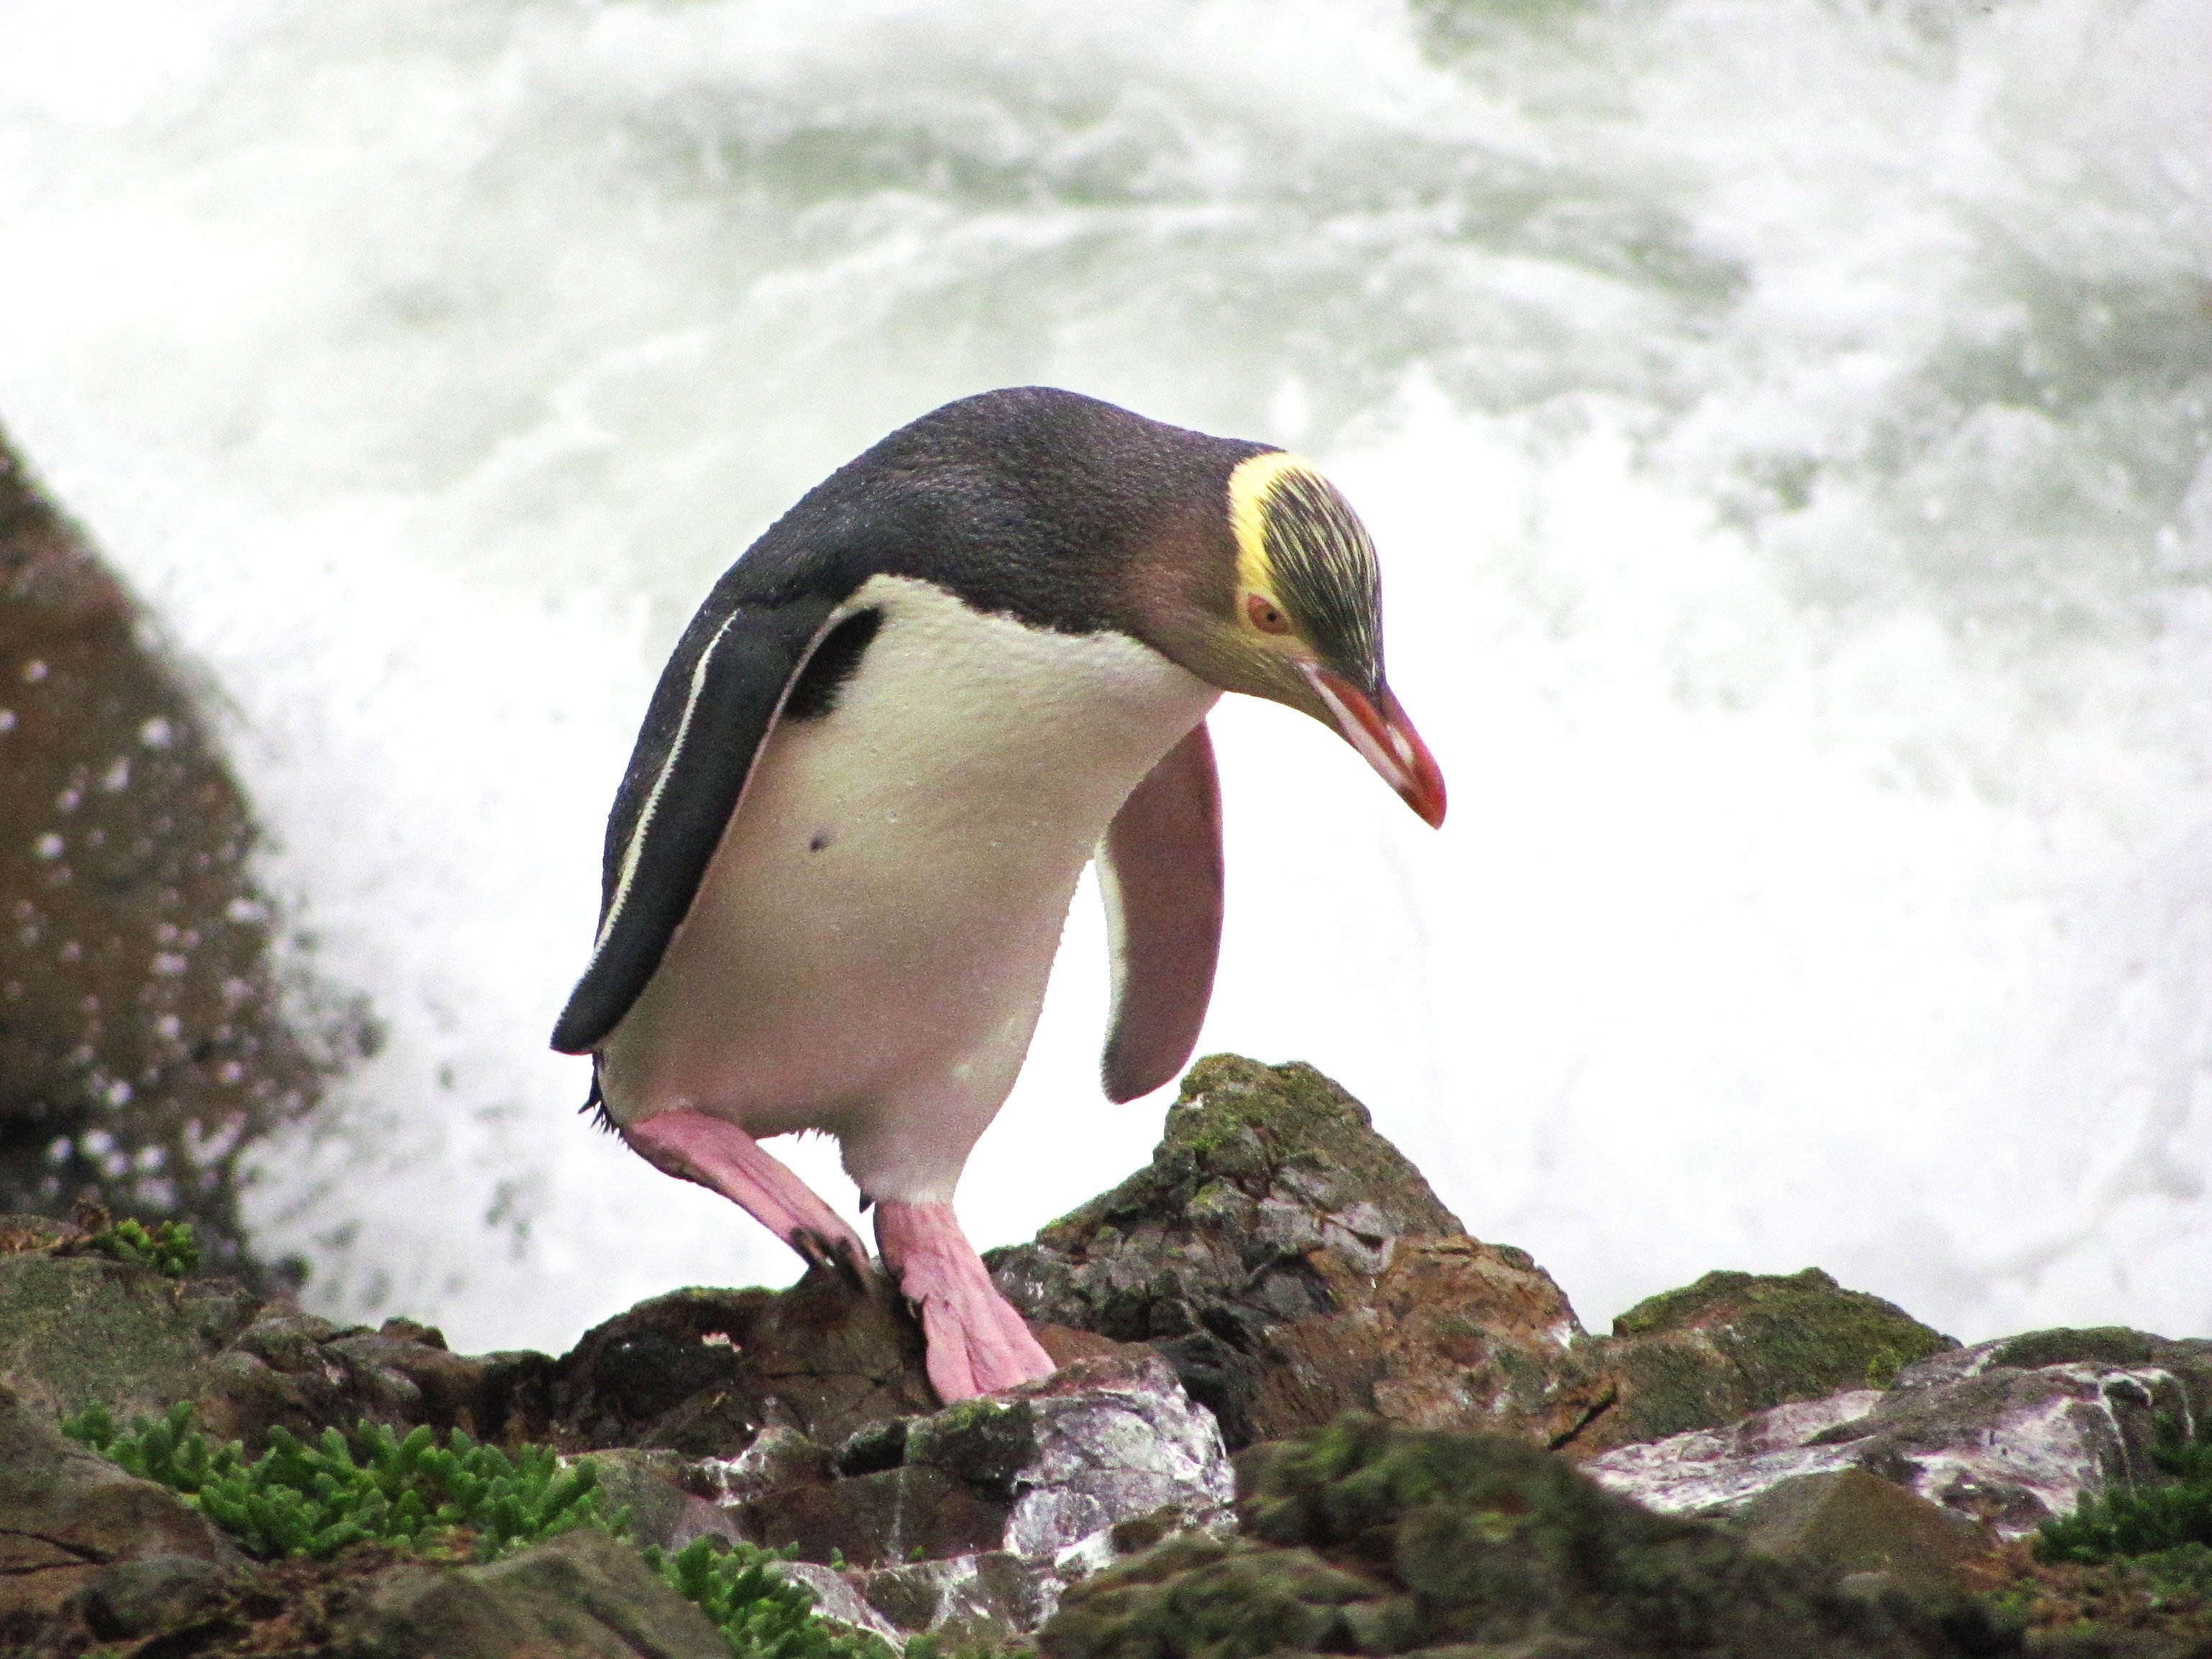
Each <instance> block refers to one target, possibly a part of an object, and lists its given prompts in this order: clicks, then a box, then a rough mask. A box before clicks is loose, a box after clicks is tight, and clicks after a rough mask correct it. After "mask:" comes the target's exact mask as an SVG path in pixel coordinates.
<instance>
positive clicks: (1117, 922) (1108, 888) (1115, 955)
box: [1091, 826, 1129, 1032]
mask: <svg viewBox="0 0 2212 1659" xmlns="http://www.w3.org/2000/svg"><path fill="white" fill-rule="evenodd" d="M1109 827H1110V826H1109ZM1091 867H1092V868H1093V869H1094V870H1096V871H1097V873H1098V896H1099V897H1100V898H1102V899H1103V900H1104V901H1105V902H1106V965H1107V969H1108V973H1109V984H1110V985H1111V987H1112V992H1111V995H1110V997H1109V1000H1108V1003H1107V1011H1108V1012H1107V1019H1106V1029H1107V1030H1109V1032H1110V1031H1113V1030H1116V1029H1117V1028H1118V1027H1119V1026H1120V1025H1121V1004H1122V1002H1123V1000H1125V999H1126V998H1127V994H1128V989H1129V922H1128V917H1127V915H1126V914H1125V913H1124V912H1123V910H1122V908H1121V874H1120V872H1117V871H1116V870H1115V868H1114V854H1112V852H1111V851H1109V849H1108V847H1107V844H1106V841H1105V838H1104V837H1103V836H1102V837H1101V838H1100V840H1099V842H1098V848H1097V852H1096V853H1094V854H1092V855H1091Z"/></svg>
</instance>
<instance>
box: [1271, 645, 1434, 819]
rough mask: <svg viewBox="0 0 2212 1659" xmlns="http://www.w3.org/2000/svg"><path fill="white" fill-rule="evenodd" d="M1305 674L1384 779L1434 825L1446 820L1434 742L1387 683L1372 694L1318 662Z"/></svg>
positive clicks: (1305, 666) (1339, 725)
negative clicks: (1415, 723)
mask: <svg viewBox="0 0 2212 1659" xmlns="http://www.w3.org/2000/svg"><path fill="white" fill-rule="evenodd" d="M1299 666H1300V667H1301V668H1302V669H1303V670H1304V672H1305V677H1306V678H1307V679H1308V680H1309V681H1310V682H1311V683H1312V685H1313V689H1314V690H1315V692H1316V695H1318V696H1320V698H1321V700H1322V702H1323V703H1324V704H1325V705H1326V706H1327V707H1328V712H1329V715H1330V717H1331V718H1332V719H1334V720H1335V722H1336V729H1337V730H1338V732H1341V733H1342V734H1343V737H1344V740H1345V741H1346V743H1348V744H1351V745H1352V747H1353V748H1354V749H1356V750H1358V751H1359V753H1360V755H1361V757H1363V758H1364V760H1365V761H1366V762H1367V763H1368V764H1369V765H1370V766H1371V767H1373V768H1374V769H1376V771H1377V772H1379V773H1381V774H1382V775H1383V782H1385V783H1387V784H1389V786H1390V787H1392V788H1393V789H1395V790H1396V791H1397V792H1398V795H1399V799H1401V800H1403V801H1404V802H1405V803H1406V805H1408V806H1410V807H1412V808H1413V811H1416V812H1418V813H1419V814H1420V815H1421V817H1422V818H1423V819H1424V820H1425V822H1426V823H1428V824H1429V826H1430V827H1431V829H1442V828H1443V822H1444V775H1443V772H1442V771H1441V770H1440V769H1438V768H1437V758H1436V757H1435V756H1433V755H1431V753H1429V745H1428V744H1425V743H1423V742H1422V741H1421V734H1420V733H1419V732H1416V731H1415V730H1413V721H1411V720H1407V718H1406V711H1405V710H1404V709H1403V708H1400V707H1399V705H1398V699H1397V698H1396V697H1395V696H1392V695H1391V691H1390V688H1389V686H1387V685H1385V686H1382V687H1380V688H1379V689H1378V691H1377V695H1376V696H1373V697H1370V696H1368V695H1367V694H1366V693H1365V692H1364V691H1362V690H1360V689H1359V688H1358V686H1356V685H1354V684H1352V682H1351V681H1350V680H1347V679H1346V678H1344V677H1343V676H1342V675H1341V674H1338V673H1336V672H1334V671H1332V670H1329V669H1327V668H1323V667H1322V666H1321V665H1319V664H1318V663H1301V664H1300V665H1299Z"/></svg>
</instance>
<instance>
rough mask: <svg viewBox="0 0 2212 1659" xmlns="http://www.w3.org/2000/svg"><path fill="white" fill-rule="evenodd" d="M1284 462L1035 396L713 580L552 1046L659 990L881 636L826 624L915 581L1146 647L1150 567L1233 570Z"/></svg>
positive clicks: (578, 1049) (893, 446)
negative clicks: (722, 864) (1239, 505)
mask: <svg viewBox="0 0 2212 1659" xmlns="http://www.w3.org/2000/svg"><path fill="white" fill-rule="evenodd" d="M1266 448H1267V446H1266V445H1264V444H1255V443H1245V442H1240V441H1234V440H1229V439H1222V438H1214V437H1209V436H1207V435H1206V434H1203V433H1199V432H1192V431H1188V430H1187V429H1185V428H1181V427H1173V426H1167V425H1164V424H1163V423H1162V422H1158V421H1150V420H1146V419H1145V418H1144V417H1143V416H1139V415H1133V414H1131V413H1130V412H1129V411H1128V410H1124V409H1119V408H1116V407H1115V405H1113V404H1107V403H1102V402H1100V401H1098V400H1097V398H1085V397H1081V396H1079V395H1078V394H1076V393H1074V392H1060V391H1055V390H1053V389H1051V388H1049V387H1043V386H1021V387H1014V388H1011V389H1008V390H1006V391H1000V392H985V393H983V394H981V396H978V397H974V398H963V399H961V400H960V401H959V402H957V403H952V404H946V405H945V407H943V408H942V409H939V410H934V411H933V412H932V413H930V414H927V415H925V416H922V417H921V419H920V420H917V421H915V422H912V423H911V424H909V425H907V426H904V427H902V428H899V429H898V430H897V431H896V432H894V433H892V434H891V435H890V436H889V437H887V438H884V440H882V441H880V442H878V444H876V445H875V446H874V447H872V448H870V449H868V450H867V451H866V452H865V453H862V454H860V456H858V457H857V458H855V459H853V460H851V461H849V462H848V463H847V464H846V465H843V466H842V467H840V468H839V469H838V470H837V471H835V472H833V473H832V474H830V475H829V477H827V478H825V479H824V480H823V482H822V483H819V484H817V485H816V486H815V487H814V488H813V489H811V490H809V491H808V492H807V493H806V495H805V496H804V497H802V498H801V499H800V501H799V503H798V505H796V506H795V507H793V508H792V509H791V510H790V511H789V512H788V513H785V514H784V515H783V516H782V517H781V519H779V520H776V521H775V524H773V525H771V526H769V528H768V530H767V531H766V532H764V533H763V535H762V536H761V538H760V539H759V540H757V541H756V542H755V543H754V544H752V545H751V546H750V548H748V549H747V550H745V552H744V556H742V557H740V558H739V559H738V562H736V563H735V564H733V565H732V566H731V567H730V568H729V569H728V570H727V571H726V572H725V573H724V574H723V575H722V577H721V579H720V580H719V581H717V582H716V583H715V584H714V587H713V589H712V590H711V591H710V592H708V595H707V598H706V599H705V601H704V602H703V603H702V605H700V607H699V610H698V612H697V613H696V615H695V616H694V617H692V618H691V622H690V625H689V626H688V627H687V628H686V629H684V635H683V637H682V638H681V639H680V640H679V641H678V643H677V647H676V649H675V652H674V653H673V654H672V655H671V657H670V658H669V660H668V665H667V666H666V667H665V669H663V670H662V671H661V676H660V680H659V684H658V685H657V686H656V687H655V688H654V690H653V700H652V702H651V703H650V704H649V705H648V706H647V711H646V717H645V724H644V726H643V727H642V729H641V731H640V732H639V733H638V739H637V744H636V747H635V749H634V750H632V751H631V755H630V761H629V768H628V769H627V770H626V772H625V773H624V775H623V781H622V786H621V787H620V789H619V790H618V791H617V793H616V796H615V803H614V809H613V811H611V813H610V814H609V816H608V818H607V836H606V845H605V857H604V860H603V865H602V873H601V883H600V895H599V941H598V943H597V945H595V947H594V949H593V951H592V960H591V962H590V963H589V964H588V965H587V966H586V969H585V970H584V974H583V976H582V978H581V979H580V981H578V983H577V986H576V988H575V990H574V992H573V993H571V994H570V996H569V999H568V1006H567V1007H566V1008H564V1009H563V1011H562V1015H561V1018H560V1021H559V1023H558V1024H557V1025H556V1027H555V1030H554V1033H553V1046H554V1048H556V1049H559V1050H561V1051H562V1053H566V1054H581V1053H584V1052H586V1051H587V1050H589V1049H592V1048H596V1047H598V1046H599V1044H600V1043H601V1042H605V1039H606V1038H607V1037H608V1036H610V1035H611V1033H612V1032H613V1030H614V1029H615V1027H616V1026H617V1025H618V1024H621V1022H622V1019H623V1016H624V1015H625V1014H627V1013H628V1012H629V1009H630V1006H631V1005H632V1004H634V1003H635V1001H636V1000H637V998H638V997H639V995H640V994H642V993H643V991H644V989H645V987H646V985H647V982H648V981H651V979H652V977H653V973H654V971H655V970H656V969H658V968H659V964H660V960H661V958H662V957H663V956H664V955H665V953H666V951H667V948H668V942H669V940H670V939H671V937H672V936H673V935H674V933H675V931H676V929H677V927H678V926H680V925H681V923H682V921H683V919H684V915H686V914H687V913H688V912H689V911H690V906H691V901H692V899H693V898H694V897H695V896H696V894H697V891H698V888H699V884H700V882H701V880H702V878H704V876H705V874H706V869H707V865H708V861H709V860H711V859H712V858H713V856H714V848H715V847H716V846H717V845H718V844H719V843H720V838H721V834H722V831H723V829H724V828H725V827H726V825H727V823H728V822H729V819H730V817H731V815H732V813H734V812H735V811H736V810H737V808H738V803H739V800H740V799H741V798H742V796H743V793H744V783H745V780H746V779H747V778H748V777H749V776H750V774H751V770H752V767H753V763H754V761H755V759H756V758H757V756H758V754H759V752H760V750H761V749H762V748H763V745H764V744H765V743H766V741H767V738H768V736H769V732H770V731H771V730H772V729H773V727H774V726H775V721H776V720H777V718H778V717H779V714H783V713H786V712H787V713H788V714H789V715H790V716H791V717H793V718H808V717H811V716H814V715H817V714H821V713H823V712H826V709H827V708H829V706H830V704H831V703H833V702H834V701H835V697H836V690H837V689H838V686H839V685H840V684H842V681H843V680H844V678H847V677H848V676H849V675H850V674H851V673H852V672H853V671H854V669H855V668H857V667H858V665H859V662H860V655H861V653H864V652H865V651H866V647H867V645H868V642H869V641H870V639H872V636H873V633H874V629H873V627H872V625H867V624H860V623H859V619H858V618H854V619H848V620H847V621H845V622H844V623H842V625H841V626H840V627H838V628H837V629H836V630H834V633H832V634H831V635H830V636H829V639H828V640H825V639H824V630H825V624H826V623H829V620H830V619H831V618H832V617H833V616H835V614H836V611H837V610H838V607H840V606H841V605H844V603H845V602H846V601H847V600H848V599H850V598H851V597H852V594H853V592H854V590H855V589H857V588H858V587H860V585H861V584H862V583H863V582H865V581H866V580H868V579H869V578H870V577H871V576H874V575H878V574H890V575H901V576H910V577H913V578H915V579H917V580H923V581H928V582H932V583H934V584H936V585H937V586H940V587H943V588H945V589H947V590H948V591H950V592H952V593H954V594H956V595H957V596H958V597H959V598H960V599H963V600H964V601H965V602H966V603H967V604H969V605H971V606H973V607H974V608H975V609H976V610H978V611H991V612H994V613H998V614H1001V615H1006V616H1011V617H1016V618H1018V619H1019V620H1020V621H1022V622H1024V623H1029V624H1030V626H1032V627H1039V628H1049V629H1057V630H1060V631H1061V632H1066V633H1076V634H1090V633H1098V632H1102V631H1104V630H1108V629H1113V630H1116V631H1120V632H1123V633H1128V634H1133V635H1138V636H1139V637H1142V629H1141V624H1140V623H1139V619H1138V617H1137V614H1136V610H1135V605H1134V596H1133V584H1132V582H1131V580H1129V578H1130V573H1131V570H1132V568H1133V565H1134V563H1135V562H1136V561H1137V560H1138V559H1139V556H1141V555H1143V554H1144V553H1145V552H1146V550H1150V549H1152V548H1154V547H1156V546H1157V545H1158V544H1159V542H1160V539H1161V538H1162V536H1163V535H1164V533H1166V532H1168V531H1169V530H1170V529H1171V528H1173V527H1175V526H1184V527H1185V528H1186V529H1187V530H1188V531H1190V532H1194V533H1197V534H1200V535H1205V536H1208V537H1211V538H1218V547H1219V548H1220V549H1221V550H1223V558H1224V561H1225V566H1226V564H1229V563H1233V553H1231V552H1229V551H1227V550H1226V549H1227V545H1228V544H1227V543H1226V541H1225V538H1227V536H1228V534H1229V531H1228V526H1227V518H1226V511H1225V508H1226V501H1227V489H1228V479H1229V475H1230V473H1231V471H1233V470H1234V469H1235V468H1236V466H1237V463H1238V462H1240V461H1242V460H1243V459H1245V458H1246V457H1248V456H1250V455H1254V454H1257V453H1261V451H1263V450H1265V449H1266ZM856 624H858V625H856ZM817 646H823V647H825V653H824V659H823V671H821V672H819V673H809V665H810V660H811V658H812V656H813V653H814V652H815V650H816V648H817ZM787 699H788V700H789V706H788V708H787ZM687 711H688V713H687ZM648 808H650V811H648ZM633 842H635V843H636V847H635V854H634V855H633V852H632V847H633ZM626 865H627V866H629V868H630V877H629V883H628V886H627V889H625V887H624V883H623V871H624V868H625V866H626ZM617 900H619V903H617Z"/></svg>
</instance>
